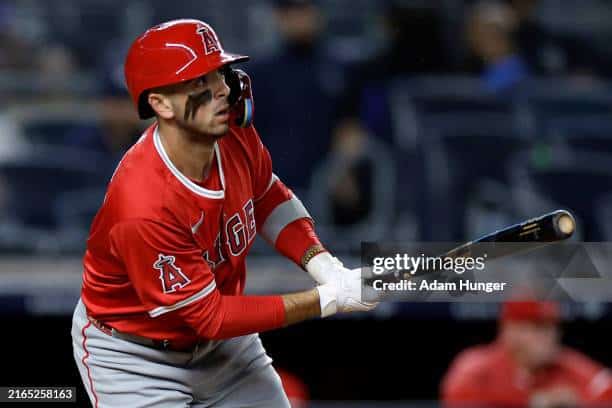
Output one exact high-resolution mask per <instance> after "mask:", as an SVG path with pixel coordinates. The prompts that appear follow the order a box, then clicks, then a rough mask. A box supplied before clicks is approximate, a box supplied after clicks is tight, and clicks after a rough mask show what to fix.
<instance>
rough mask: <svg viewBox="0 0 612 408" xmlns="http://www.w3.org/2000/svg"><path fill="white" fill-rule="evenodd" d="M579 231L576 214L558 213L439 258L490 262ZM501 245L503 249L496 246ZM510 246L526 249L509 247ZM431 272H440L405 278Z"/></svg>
mask: <svg viewBox="0 0 612 408" xmlns="http://www.w3.org/2000/svg"><path fill="white" fill-rule="evenodd" d="M575 230H576V221H575V219H574V217H573V216H572V214H571V213H570V212H569V211H566V210H556V211H552V212H549V213H546V214H543V215H540V216H538V217H534V218H530V219H528V220H525V221H522V222H519V223H518V224H514V225H510V226H508V227H505V228H502V229H500V230H497V231H494V232H491V233H489V234H487V235H484V236H482V237H480V238H478V239H475V240H473V241H469V242H466V243H464V244H461V245H459V246H457V247H455V248H453V249H451V250H449V251H447V252H444V253H443V254H441V255H438V257H437V258H442V259H444V258H461V257H472V258H476V257H479V256H482V255H486V257H487V259H488V260H491V259H495V258H501V257H503V256H507V255H512V254H517V253H520V252H526V251H530V250H532V249H536V248H539V247H541V246H544V245H548V244H552V243H555V242H559V241H563V240H566V239H568V238H570V237H571V236H572V234H573V233H574V231H575ZM497 243H500V244H502V245H495V244H497ZM508 243H516V244H522V245H505V244H508ZM479 244H487V245H479ZM402 272H403V271H402V270H398V271H395V272H394V273H393V274H391V275H395V276H396V277H397V276H401V275H402ZM431 272H439V271H438V270H431V269H430V270H423V269H420V270H417V271H412V272H410V273H405V274H403V276H404V277H405V278H410V277H416V276H421V275H423V274H427V273H431ZM398 273H399V275H398Z"/></svg>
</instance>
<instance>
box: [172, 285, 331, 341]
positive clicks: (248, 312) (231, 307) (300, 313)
mask: <svg viewBox="0 0 612 408" xmlns="http://www.w3.org/2000/svg"><path fill="white" fill-rule="evenodd" d="M180 313H181V314H182V316H183V318H184V319H185V321H186V322H187V323H188V324H189V325H190V326H191V327H193V328H194V330H196V332H197V333H198V335H199V336H200V337H202V338H206V339H213V340H221V339H228V338H232V337H238V336H244V335H247V334H252V333H259V332H264V331H267V330H273V329H277V328H280V327H283V326H286V325H289V324H293V323H297V322H301V321H304V320H307V319H311V318H314V317H319V316H321V307H320V302H319V294H318V291H317V289H313V290H309V291H305V292H300V293H292V294H287V295H282V296H223V295H221V294H220V293H218V292H215V293H213V294H211V295H210V297H209V298H208V299H207V300H206V301H205V302H204V303H201V304H197V303H194V304H193V305H189V306H187V307H185V308H183V309H180Z"/></svg>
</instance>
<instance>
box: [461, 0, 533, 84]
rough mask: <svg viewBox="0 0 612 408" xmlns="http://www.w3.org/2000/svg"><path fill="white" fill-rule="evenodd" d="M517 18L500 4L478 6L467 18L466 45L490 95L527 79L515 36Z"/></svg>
mask: <svg viewBox="0 0 612 408" xmlns="http://www.w3.org/2000/svg"><path fill="white" fill-rule="evenodd" d="M517 25H518V18H517V15H516V13H515V12H514V10H513V9H512V7H510V6H509V5H507V4H505V3H501V2H479V3H477V4H476V5H475V6H474V7H473V8H472V9H471V11H470V14H469V16H468V18H467V41H468V45H469V48H470V51H471V53H472V54H473V57H474V58H475V64H476V69H477V71H479V72H480V73H481V75H482V79H483V81H484V85H485V87H486V88H487V89H488V90H490V91H495V92H498V91H505V90H508V89H511V88H512V87H513V86H515V85H517V84H519V83H520V82H521V81H522V80H524V79H525V78H527V75H528V67H527V64H526V62H525V60H524V59H523V57H522V55H521V53H520V51H519V49H518V44H517V43H516V41H515V39H514V32H515V31H516V28H517Z"/></svg>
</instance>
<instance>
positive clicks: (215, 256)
mask: <svg viewBox="0 0 612 408" xmlns="http://www.w3.org/2000/svg"><path fill="white" fill-rule="evenodd" d="M202 256H203V257H204V260H205V261H206V262H207V263H208V265H209V266H210V269H213V270H214V269H215V268H216V267H217V266H219V265H220V264H221V263H222V262H224V261H225V256H223V248H222V247H221V233H219V234H217V238H215V245H214V248H213V250H212V257H211V255H210V254H209V251H208V249H207V250H206V251H204V253H203V254H202Z"/></svg>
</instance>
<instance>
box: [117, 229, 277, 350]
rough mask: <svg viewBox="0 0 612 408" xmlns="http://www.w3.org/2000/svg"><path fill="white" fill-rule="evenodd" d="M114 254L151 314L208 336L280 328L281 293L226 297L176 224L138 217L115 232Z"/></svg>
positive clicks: (224, 336)
mask: <svg viewBox="0 0 612 408" xmlns="http://www.w3.org/2000/svg"><path fill="white" fill-rule="evenodd" d="M110 238H111V246H112V251H113V254H114V255H115V256H116V257H117V258H119V259H120V260H121V261H122V262H123V263H124V265H125V268H126V270H127V274H128V276H129V279H130V282H131V283H132V285H133V286H134V289H135V291H136V294H137V295H138V298H139V299H140V301H141V302H142V304H143V305H144V306H145V308H146V309H147V312H148V314H149V316H150V317H151V318H156V317H159V316H161V315H164V314H166V313H174V314H176V316H177V318H179V319H181V320H182V321H184V322H185V323H186V324H188V325H189V326H190V327H192V328H193V329H194V330H195V331H196V333H198V335H199V336H200V337H202V338H206V339H215V340H216V339H225V338H230V337H236V336H241V335H246V334H250V333H257V332H260V331H265V330H270V329H274V328H278V327H281V326H282V325H283V324H284V322H285V309H284V304H283V300H282V297H281V296H223V295H222V294H221V293H220V292H219V291H218V290H217V288H216V284H215V279H214V275H213V273H212V271H211V269H210V267H209V266H208V264H207V263H206V262H205V260H204V258H203V257H202V254H201V250H200V249H199V248H198V247H197V245H195V243H192V242H190V241H189V239H187V238H184V237H183V236H182V235H181V233H180V231H176V230H174V229H173V228H172V227H171V226H167V225H162V224H159V223H156V222H153V221H146V220H133V221H124V222H122V223H120V224H117V225H116V226H115V227H113V229H112V230H111V237H110Z"/></svg>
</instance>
